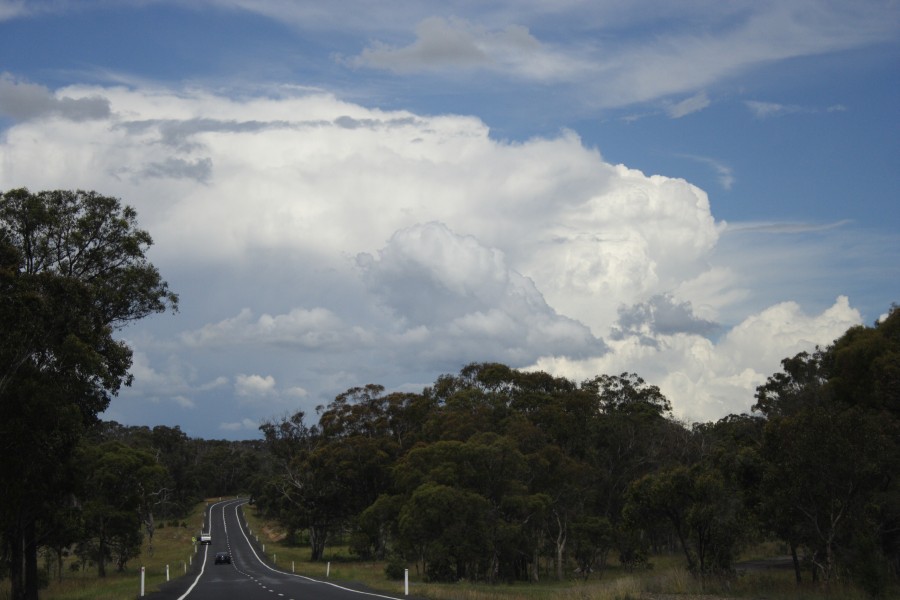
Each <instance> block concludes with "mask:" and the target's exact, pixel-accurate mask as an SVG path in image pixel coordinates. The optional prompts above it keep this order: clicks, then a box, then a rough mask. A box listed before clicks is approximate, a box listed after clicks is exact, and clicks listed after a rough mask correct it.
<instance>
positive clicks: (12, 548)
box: [8, 523, 25, 600]
mask: <svg viewBox="0 0 900 600" xmlns="http://www.w3.org/2000/svg"><path fill="white" fill-rule="evenodd" d="M8 536H9V558H10V560H9V581H10V588H11V598H12V600H22V599H23V598H24V597H25V574H24V569H23V566H24V565H25V559H24V556H23V554H24V549H25V536H24V535H23V534H22V528H21V526H20V525H19V524H18V523H17V524H16V525H14V526H13V527H11V528H10V529H9V530H8Z"/></svg>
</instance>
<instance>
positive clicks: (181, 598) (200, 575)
mask: <svg viewBox="0 0 900 600" xmlns="http://www.w3.org/2000/svg"><path fill="white" fill-rule="evenodd" d="M225 502H230V500H226V501H225ZM218 504H223V502H219V503H218ZM214 506H216V504H213V505H212V506H210V507H209V516H208V517H207V518H208V519H209V521H208V523H209V526H208V527H209V529H208V531H210V532H211V531H212V509H213V507H214ZM207 556H209V544H206V545H205V546H204V550H203V564H202V565H200V573H198V574H197V578H196V579H195V580H194V583H192V584H191V587H189V588H188V589H187V591H186V592H185V593H183V594H182V595H181V596H179V597H178V600H184V599H185V598H187V597H188V594H190V593H191V592H193V591H194V588H195V587H197V584H198V583H199V582H200V578H201V577H203V571H204V570H205V569H206V557H207Z"/></svg>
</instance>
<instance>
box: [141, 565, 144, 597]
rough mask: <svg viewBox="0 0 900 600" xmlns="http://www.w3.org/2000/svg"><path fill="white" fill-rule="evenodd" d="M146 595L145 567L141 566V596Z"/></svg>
mask: <svg viewBox="0 0 900 600" xmlns="http://www.w3.org/2000/svg"><path fill="white" fill-rule="evenodd" d="M143 597H144V567H141V598H143Z"/></svg>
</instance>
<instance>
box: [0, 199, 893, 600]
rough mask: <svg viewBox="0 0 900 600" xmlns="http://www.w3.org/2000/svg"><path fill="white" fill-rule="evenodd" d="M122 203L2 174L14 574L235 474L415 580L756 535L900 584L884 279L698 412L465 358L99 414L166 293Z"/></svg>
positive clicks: (34, 589)
mask: <svg viewBox="0 0 900 600" xmlns="http://www.w3.org/2000/svg"><path fill="white" fill-rule="evenodd" d="M136 219H137V215H136V213H135V211H134V210H133V209H131V208H129V207H127V206H123V205H122V204H121V203H120V202H119V200H118V199H115V198H109V197H105V196H102V195H99V194H97V193H95V192H83V191H80V190H79V191H74V192H73V191H65V190H56V191H50V192H39V193H31V192H29V191H28V190H26V189H19V190H11V191H9V192H5V193H2V194H0V302H2V303H0V323H2V328H3V331H4V333H5V336H4V337H3V339H2V340H0V447H2V449H3V453H4V456H6V457H7V458H10V457H15V459H8V460H4V461H0V578H9V580H10V582H11V587H12V592H13V598H14V599H15V600H19V599H20V598H22V599H26V600H36V599H37V597H38V590H39V588H40V586H41V585H43V584H44V583H45V582H46V580H47V577H48V569H49V566H48V567H45V568H43V569H42V568H40V567H39V565H38V554H39V552H43V553H46V554H48V555H52V556H55V557H56V559H57V561H56V563H57V564H58V565H60V567H58V569H57V574H58V575H59V576H61V565H62V562H63V557H64V555H72V556H74V557H75V558H76V559H77V561H80V564H82V565H86V564H93V565H96V568H97V570H98V573H99V574H100V575H103V574H105V572H106V568H107V566H108V565H112V566H114V567H115V568H116V569H120V570H121V569H125V568H127V564H128V562H129V560H132V559H134V558H135V557H136V556H138V555H139V553H140V551H141V544H142V542H144V541H145V539H146V541H147V542H149V544H150V545H152V542H153V535H154V532H155V531H156V530H157V529H158V528H159V527H160V526H163V525H164V524H165V523H170V524H179V525H180V524H181V522H182V519H183V517H184V516H185V515H186V514H187V513H188V512H189V511H190V510H191V508H192V507H193V506H194V505H195V504H196V502H198V501H200V500H201V499H202V498H205V497H214V496H222V495H231V494H238V493H242V494H250V495H251V496H252V498H253V502H254V504H255V505H256V507H257V510H259V511H260V512H261V514H262V515H263V516H265V517H266V518H269V519H272V520H275V521H277V522H278V523H280V524H281V525H282V527H283V528H284V529H285V531H286V532H287V534H288V540H289V541H292V542H294V543H297V544H301V543H302V544H308V545H309V548H310V553H311V560H313V561H316V560H322V559H323V557H324V556H325V552H326V548H327V547H328V546H329V545H331V544H333V543H336V542H338V541H339V542H340V543H341V544H345V545H347V546H348V547H349V550H350V552H351V553H353V554H354V555H355V556H357V557H360V558H363V559H379V560H384V561H386V563H387V568H386V572H387V573H388V574H389V575H396V574H397V573H398V569H400V570H399V572H400V573H402V566H404V565H408V564H411V565H414V567H415V569H416V570H418V572H419V573H420V574H421V575H422V576H423V578H424V579H426V580H429V581H457V580H460V579H466V580H473V581H489V582H496V581H537V580H540V579H543V578H548V577H551V578H566V577H585V578H586V577H590V576H591V574H592V573H594V574H596V573H600V572H602V571H603V569H605V568H608V567H609V566H610V565H611V564H612V563H613V562H614V563H615V564H616V565H617V566H618V567H621V568H626V569H643V568H647V567H648V565H650V564H651V563H652V560H653V557H654V556H657V555H659V554H662V553H677V554H679V555H680V556H682V557H683V561H684V566H685V567H686V568H687V569H688V570H690V572H692V573H693V574H695V575H696V576H698V577H708V576H728V574H730V573H732V572H733V569H734V563H735V561H736V559H737V557H738V555H739V553H740V552H741V550H742V549H744V548H746V547H748V546H751V545H753V544H757V543H759V542H761V541H766V540H769V541H771V540H775V541H778V542H779V543H780V544H782V545H783V547H784V551H785V553H786V554H790V555H791V557H792V562H793V566H794V575H795V578H796V580H797V582H798V583H800V582H803V581H817V582H819V583H820V584H821V585H823V586H829V585H831V584H833V583H835V582H853V583H854V584H858V585H861V586H863V587H864V588H865V589H866V590H868V591H870V592H871V593H872V594H873V595H879V594H884V593H887V591H888V590H892V589H896V586H897V585H898V578H900V489H898V481H897V473H900V444H898V440H900V436H898V433H900V309H898V307H897V306H896V305H894V306H892V307H891V309H890V312H889V314H888V315H887V317H885V318H884V319H883V320H881V321H880V322H878V323H876V324H874V325H873V326H871V327H869V326H858V327H853V328H851V329H849V330H848V331H847V332H846V333H845V334H844V335H843V336H841V337H840V338H839V339H838V340H836V341H835V342H834V343H833V344H832V345H830V346H828V347H826V348H817V349H816V350H814V351H812V352H809V353H806V352H804V353H800V354H798V355H796V356H794V357H790V358H785V359H784V360H783V361H782V370H781V371H779V372H778V373H775V374H773V375H771V376H770V377H769V378H768V379H767V381H766V383H765V384H763V385H761V386H759V387H758V388H757V391H756V394H755V403H754V404H753V405H752V407H751V412H750V413H745V414H740V415H729V416H727V417H725V418H723V419H720V420H718V421H716V422H708V423H694V424H690V425H689V424H686V423H683V422H680V421H679V420H677V419H676V418H675V417H674V416H673V415H672V411H671V406H670V403H669V401H668V400H667V399H666V398H665V396H664V395H663V394H662V393H661V392H660V390H659V388H658V387H656V386H654V385H651V384H650V383H647V382H645V381H644V380H643V379H642V378H641V377H640V376H639V375H637V374H635V373H628V372H626V373H622V374H619V375H598V376H596V377H594V378H593V379H589V380H586V381H583V382H581V383H576V382H573V381H570V380H568V379H566V378H561V377H554V376H552V375H550V374H547V373H544V372H530V371H528V372H526V371H519V370H517V369H515V368H511V367H509V366H507V365H503V364H498V363H473V364H470V365H467V366H465V367H464V368H462V369H461V370H460V372H459V373H458V374H453V375H450V374H447V375H442V376H440V377H438V378H437V380H436V381H435V382H434V384H433V385H431V386H429V387H427V388H425V389H424V390H422V392H421V393H407V392H393V393H386V392H385V389H384V388H383V387H382V386H380V385H377V384H369V385H365V386H361V387H354V388H351V389H348V390H347V391H346V392H344V393H342V394H340V395H338V396H337V397H336V398H335V399H334V400H333V401H331V402H330V403H329V404H327V405H322V406H319V407H317V408H316V415H315V416H316V418H315V422H312V419H311V418H308V417H309V416H308V415H306V414H305V413H304V412H302V411H299V412H296V413H294V414H293V415H290V416H284V417H281V418H278V419H272V420H270V421H267V422H264V423H263V424H262V425H261V426H260V431H261V433H262V439H260V440H244V441H225V440H202V439H194V438H190V437H188V436H187V435H185V434H184V432H182V431H181V429H180V428H179V427H166V426H157V427H152V428H151V427H128V426H124V425H120V424H118V423H114V422H103V421H100V420H99V419H98V415H99V414H101V413H102V412H103V411H104V410H105V409H106V408H107V407H108V405H109V403H110V400H111V398H112V396H114V395H115V394H116V393H117V392H118V390H119V389H120V387H121V386H122V385H129V384H130V382H131V379H130V378H131V376H130V375H129V373H128V370H129V368H130V366H131V349H130V348H129V347H128V346H127V345H126V344H125V343H124V342H122V341H120V340H118V339H116V337H115V333H116V332H117V331H119V330H120V329H121V328H123V327H124V326H126V325H127V324H128V323H130V322H132V321H134V320H137V319H140V318H143V317H145V316H147V315H149V314H152V313H159V312H164V311H166V310H177V304H178V297H177V295H175V294H174V293H173V292H171V291H170V290H169V288H168V285H167V284H166V282H165V281H164V280H163V279H162V277H161V275H160V274H159V272H158V270H157V269H156V268H155V267H154V266H153V265H152V264H150V263H149V261H147V259H146V250H147V249H148V248H149V247H150V245H151V244H152V239H151V238H150V236H149V234H148V233H147V232H145V231H143V230H140V229H139V228H138V227H137V220H136ZM26 456H27V457H28V458H29V460H24V457H26ZM23 482H27V485H23ZM47 564H48V565H49V564H51V563H50V562H48V563H47Z"/></svg>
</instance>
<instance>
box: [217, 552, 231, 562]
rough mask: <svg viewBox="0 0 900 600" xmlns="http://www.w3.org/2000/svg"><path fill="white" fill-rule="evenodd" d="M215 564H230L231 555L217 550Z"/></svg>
mask: <svg viewBox="0 0 900 600" xmlns="http://www.w3.org/2000/svg"><path fill="white" fill-rule="evenodd" d="M216 564H217V565H230V564H231V555H229V554H228V553H227V552H217V553H216Z"/></svg>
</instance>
